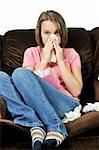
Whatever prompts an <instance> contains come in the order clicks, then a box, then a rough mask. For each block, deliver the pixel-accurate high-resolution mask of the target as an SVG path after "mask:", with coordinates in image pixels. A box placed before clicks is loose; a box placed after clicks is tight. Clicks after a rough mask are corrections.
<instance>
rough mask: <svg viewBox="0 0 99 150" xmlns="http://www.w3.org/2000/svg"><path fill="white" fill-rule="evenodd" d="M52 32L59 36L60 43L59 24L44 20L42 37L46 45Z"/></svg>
mask: <svg viewBox="0 0 99 150" xmlns="http://www.w3.org/2000/svg"><path fill="white" fill-rule="evenodd" d="M51 34H55V35H56V36H57V38H58V44H60V42H61V38H60V35H59V32H58V27H57V24H56V23H54V22H52V21H50V20H46V21H43V22H42V25H41V38H42V42H43V44H44V45H45V44H46V42H47V40H48V38H49V37H50V35H51Z"/></svg>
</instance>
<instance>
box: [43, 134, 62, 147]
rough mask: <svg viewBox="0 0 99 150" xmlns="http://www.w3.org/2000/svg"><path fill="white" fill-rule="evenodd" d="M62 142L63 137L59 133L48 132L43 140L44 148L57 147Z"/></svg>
mask: <svg viewBox="0 0 99 150" xmlns="http://www.w3.org/2000/svg"><path fill="white" fill-rule="evenodd" d="M63 140H64V136H63V135H62V134H61V133H59V132H48V133H47V136H46V138H45V140H44V144H43V145H44V147H46V148H49V147H52V146H53V147H57V146H58V145H60V144H61V143H62V141H63Z"/></svg>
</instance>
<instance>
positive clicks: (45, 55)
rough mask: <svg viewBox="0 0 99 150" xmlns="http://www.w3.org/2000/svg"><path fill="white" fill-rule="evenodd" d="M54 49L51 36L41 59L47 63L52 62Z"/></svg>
mask: <svg viewBox="0 0 99 150" xmlns="http://www.w3.org/2000/svg"><path fill="white" fill-rule="evenodd" d="M52 49H53V41H52V39H51V38H49V39H48V41H47V42H46V44H45V46H44V48H43V52H42V57H41V60H42V61H43V62H45V63H46V64H48V63H49V62H50V59H51V51H52Z"/></svg>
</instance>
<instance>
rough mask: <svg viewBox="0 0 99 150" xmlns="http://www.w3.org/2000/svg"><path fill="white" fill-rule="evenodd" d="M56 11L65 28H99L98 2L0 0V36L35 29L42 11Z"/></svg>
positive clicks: (80, 0)
mask: <svg viewBox="0 0 99 150" xmlns="http://www.w3.org/2000/svg"><path fill="white" fill-rule="evenodd" d="M49 9H52V10H55V11H58V12H59V13H60V14H61V15H62V16H63V17H64V19H65V21H66V24H67V27H84V28H85V29H87V30H91V29H92V28H94V27H97V26H98V27H99V0H0V34H2V35H3V34H4V33H5V32H6V31H8V30H13V29H30V28H35V26H36V22H37V20H38V17H39V15H40V13H41V12H42V11H46V10H49Z"/></svg>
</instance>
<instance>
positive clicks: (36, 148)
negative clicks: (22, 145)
mask: <svg viewBox="0 0 99 150" xmlns="http://www.w3.org/2000/svg"><path fill="white" fill-rule="evenodd" d="M32 150H42V143H41V142H40V141H35V143H34V144H33V145H32Z"/></svg>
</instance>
